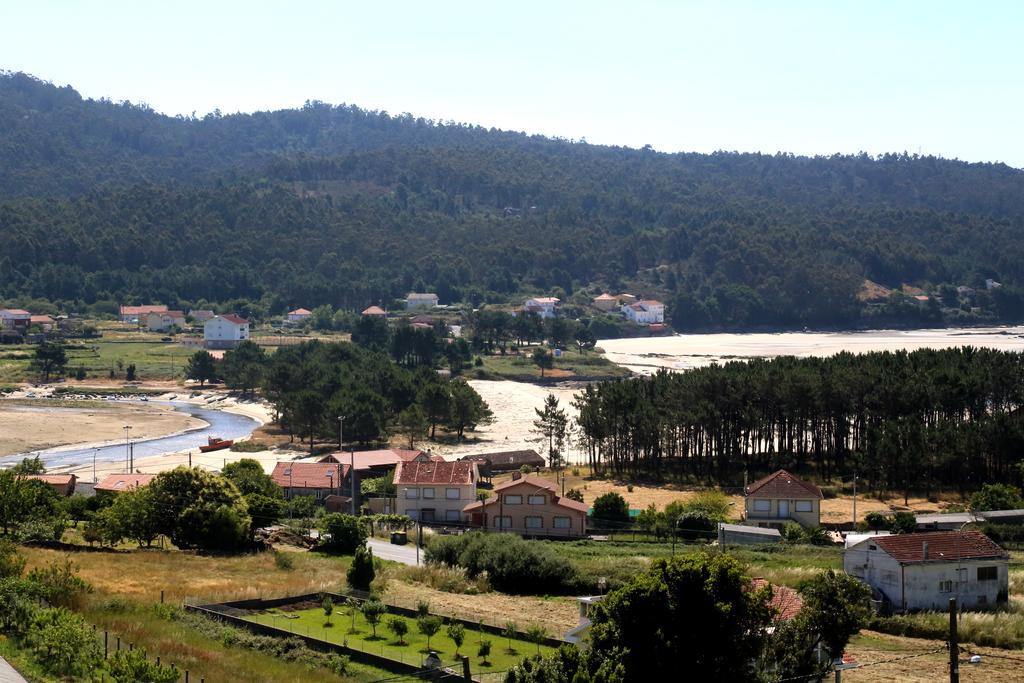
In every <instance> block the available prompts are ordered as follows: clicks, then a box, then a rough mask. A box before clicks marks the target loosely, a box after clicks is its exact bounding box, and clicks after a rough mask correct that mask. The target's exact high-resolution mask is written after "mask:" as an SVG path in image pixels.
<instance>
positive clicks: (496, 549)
mask: <svg viewBox="0 0 1024 683" xmlns="http://www.w3.org/2000/svg"><path fill="white" fill-rule="evenodd" d="M426 559H427V562H428V563H440V564H445V565H448V566H450V567H463V568H464V569H465V570H466V573H467V574H468V575H469V576H470V577H476V576H478V575H480V574H481V573H483V572H487V577H488V579H489V580H490V583H491V585H492V586H494V587H495V588H496V589H497V590H500V591H504V592H506V593H521V594H522V593H536V592H537V591H538V589H542V590H543V591H544V592H549V593H559V592H566V591H569V590H571V589H572V588H574V587H575V585H576V583H577V580H578V577H577V575H576V570H575V569H574V568H573V566H572V565H571V564H570V563H569V561H568V560H566V559H565V558H563V557H561V556H559V555H558V554H557V553H556V552H555V551H554V550H553V549H551V548H550V547H549V546H546V545H540V544H537V543H535V542H532V541H525V540H523V539H522V538H520V537H518V536H513V535H510V534H493V535H490V534H485V533H482V532H479V531H471V532H468V533H465V534H462V535H460V536H435V537H433V538H431V539H430V540H429V541H428V542H427V547H426Z"/></svg>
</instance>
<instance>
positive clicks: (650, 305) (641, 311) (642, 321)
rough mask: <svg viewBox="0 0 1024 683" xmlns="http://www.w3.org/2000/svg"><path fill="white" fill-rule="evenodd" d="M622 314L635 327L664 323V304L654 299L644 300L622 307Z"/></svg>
mask: <svg viewBox="0 0 1024 683" xmlns="http://www.w3.org/2000/svg"><path fill="white" fill-rule="evenodd" d="M622 314H623V315H625V316H626V318H627V319H629V320H631V321H632V322H634V323H636V324H637V325H655V324H661V323H663V322H665V304H663V303H661V302H660V301H656V300H655V299H644V300H642V301H637V302H634V303H630V304H624V305H623V306H622Z"/></svg>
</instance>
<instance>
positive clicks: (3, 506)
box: [0, 469, 66, 540]
mask: <svg viewBox="0 0 1024 683" xmlns="http://www.w3.org/2000/svg"><path fill="white" fill-rule="evenodd" d="M65 521H66V518H65V517H64V514H63V511H62V510H61V509H60V504H59V499H58V498H57V494H56V493H55V492H54V491H53V489H51V488H50V487H49V486H47V485H46V484H44V483H43V482H41V481H36V480H31V479H29V480H26V479H22V478H20V477H19V476H18V475H17V474H15V473H14V472H13V471H12V470H10V469H6V470H0V530H2V531H3V534H4V536H7V537H12V536H15V537H25V536H26V535H33V534H34V533H37V531H34V530H39V529H42V528H45V527H51V528H52V529H53V532H54V533H55V532H56V530H57V529H60V530H61V531H63V525H64V524H65ZM54 533H51V534H50V535H51V536H53V535H54ZM48 540H52V538H50V539H48Z"/></svg>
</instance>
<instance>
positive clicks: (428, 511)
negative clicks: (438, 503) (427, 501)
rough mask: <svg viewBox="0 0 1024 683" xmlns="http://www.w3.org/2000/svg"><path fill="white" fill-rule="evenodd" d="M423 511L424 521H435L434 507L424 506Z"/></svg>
mask: <svg viewBox="0 0 1024 683" xmlns="http://www.w3.org/2000/svg"><path fill="white" fill-rule="evenodd" d="M422 513H423V514H422V516H421V519H422V520H423V521H424V522H433V521H434V508H423V510H422Z"/></svg>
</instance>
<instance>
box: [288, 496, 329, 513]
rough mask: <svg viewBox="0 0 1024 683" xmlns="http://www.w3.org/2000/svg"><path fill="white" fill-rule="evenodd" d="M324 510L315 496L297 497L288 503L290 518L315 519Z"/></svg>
mask: <svg viewBox="0 0 1024 683" xmlns="http://www.w3.org/2000/svg"><path fill="white" fill-rule="evenodd" d="M320 510H323V508H322V507H321V506H320V503H319V502H318V501H317V499H316V498H314V497H313V496H295V497H294V498H292V499H291V500H290V501H288V516H289V517H315V516H316V513H317V512H319V511H320Z"/></svg>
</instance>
